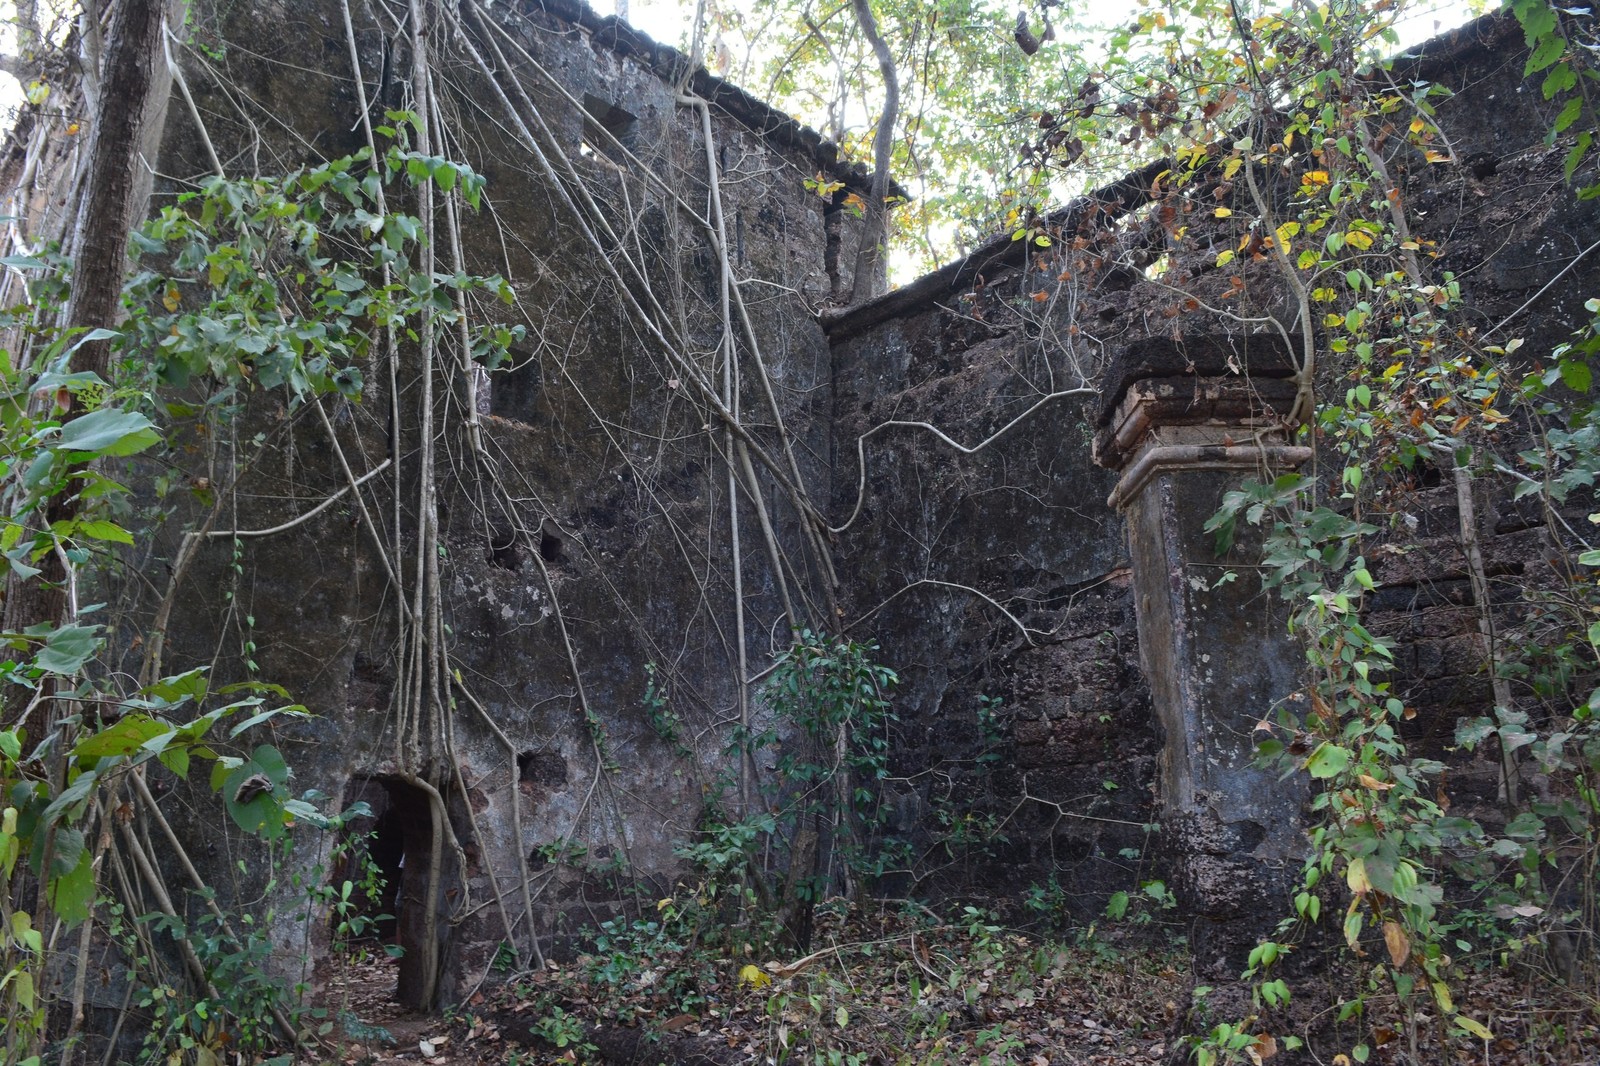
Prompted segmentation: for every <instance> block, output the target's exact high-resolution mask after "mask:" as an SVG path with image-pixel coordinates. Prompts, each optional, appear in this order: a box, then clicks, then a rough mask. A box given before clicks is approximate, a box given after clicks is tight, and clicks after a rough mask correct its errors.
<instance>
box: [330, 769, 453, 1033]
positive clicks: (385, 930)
mask: <svg viewBox="0 0 1600 1066" xmlns="http://www.w3.org/2000/svg"><path fill="white" fill-rule="evenodd" d="M357 802H362V803H365V804H366V805H367V806H368V807H370V808H371V809H372V815H371V817H369V818H359V819H357V820H356V821H355V822H354V823H353V824H352V825H351V827H350V829H349V836H348V837H347V838H346V840H347V843H348V845H349V846H348V847H347V848H346V850H345V854H344V856H343V857H342V858H341V861H340V863H339V867H338V868H336V869H335V872H334V885H335V887H336V888H337V887H339V886H340V885H341V884H342V883H343V882H344V881H347V880H348V881H351V882H352V883H354V884H356V885H357V886H358V887H359V886H360V885H361V883H362V881H363V880H364V879H366V878H367V877H368V876H369V875H371V876H372V880H380V879H381V887H380V888H378V890H377V891H376V892H375V893H369V892H358V893H356V894H355V895H358V896H359V897H360V899H359V902H358V904H357V909H356V911H355V913H356V914H357V915H358V916H360V917H363V918H366V919H369V920H370V921H371V922H372V924H370V925H367V926H366V929H365V931H366V932H368V933H369V934H370V935H372V936H375V937H376V938H378V939H379V940H381V941H382V943H383V945H385V946H388V945H396V946H398V947H399V948H400V951H401V954H400V957H399V963H398V966H399V978H398V980H397V982H396V985H395V998H396V1000H397V1001H398V1002H399V1003H400V1004H401V1005H402V1006H406V1007H412V1008H417V1009H423V1010H426V1009H429V1008H431V1007H432V1005H433V1004H432V1003H431V1000H432V998H433V992H434V987H433V986H434V985H435V984H436V976H435V975H436V974H437V973H438V960H439V957H440V954H441V944H440V938H441V937H442V935H443V933H444V931H445V929H446V928H447V926H446V923H445V922H444V921H443V920H442V919H440V920H436V921H435V922H433V923H432V925H433V929H432V932H431V934H430V930H429V924H430V923H429V922H428V901H427V896H428V882H429V879H430V874H431V873H432V866H433V862H434V839H433V810H432V804H431V801H430V799H429V796H428V793H427V792H425V791H424V790H423V789H421V788H418V787H417V786H416V785H413V784H410V783H409V782H407V781H404V780H401V779H399V778H395V777H389V776H386V775H384V776H371V777H357V778H353V779H352V780H351V782H350V785H349V787H348V788H347V789H346V793H345V806H346V807H347V808H348V807H349V806H350V805H351V804H353V803H357ZM444 872H445V871H440V873H441V874H442V873H444ZM333 921H334V922H335V923H337V922H338V921H339V917H338V916H337V915H335V916H334V917H333Z"/></svg>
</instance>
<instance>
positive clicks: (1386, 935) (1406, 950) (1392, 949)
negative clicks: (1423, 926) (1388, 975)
mask: <svg viewBox="0 0 1600 1066" xmlns="http://www.w3.org/2000/svg"><path fill="white" fill-rule="evenodd" d="M1383 943H1384V945H1385V946H1386V947H1388V949H1389V961H1390V962H1392V963H1394V965H1395V967H1396V968H1397V969H1398V968H1399V967H1401V966H1404V965H1405V964H1406V960H1407V959H1409V958H1410V957H1411V939H1410V938H1409V937H1407V936H1406V931H1405V930H1404V929H1401V928H1400V923H1399V922H1384V923H1383Z"/></svg>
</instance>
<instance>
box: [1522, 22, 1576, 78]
mask: <svg viewBox="0 0 1600 1066" xmlns="http://www.w3.org/2000/svg"><path fill="white" fill-rule="evenodd" d="M1566 50H1567V41H1566V38H1564V37H1562V36H1561V35H1560V34H1559V33H1552V34H1550V35H1549V36H1548V37H1545V38H1544V39H1542V40H1541V41H1540V42H1539V43H1538V45H1536V46H1535V47H1534V49H1533V53H1532V54H1531V55H1529V56H1528V61H1527V63H1525V64H1524V65H1523V67H1522V76H1523V77H1524V78H1527V77H1531V76H1532V75H1534V74H1535V73H1537V72H1539V71H1541V70H1543V69H1544V68H1545V67H1548V66H1550V65H1551V64H1552V63H1554V62H1555V61H1556V60H1558V59H1560V58H1561V56H1562V54H1563V53H1565V52H1566Z"/></svg>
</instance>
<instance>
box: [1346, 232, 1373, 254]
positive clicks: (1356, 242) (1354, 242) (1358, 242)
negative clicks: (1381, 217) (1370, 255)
mask: <svg viewBox="0 0 1600 1066" xmlns="http://www.w3.org/2000/svg"><path fill="white" fill-rule="evenodd" d="M1344 243H1346V244H1348V245H1349V246H1350V247H1352V248H1358V249H1360V250H1361V251H1363V252H1364V251H1366V250H1367V249H1368V248H1371V247H1372V238H1371V237H1369V236H1367V235H1366V234H1365V233H1362V232H1361V231H1360V230H1358V229H1353V230H1347V231H1346V232H1345V235H1344Z"/></svg>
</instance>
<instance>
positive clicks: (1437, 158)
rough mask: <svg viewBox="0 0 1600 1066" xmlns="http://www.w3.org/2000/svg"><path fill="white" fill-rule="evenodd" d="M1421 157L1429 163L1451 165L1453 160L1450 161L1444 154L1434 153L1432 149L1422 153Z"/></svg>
mask: <svg viewBox="0 0 1600 1066" xmlns="http://www.w3.org/2000/svg"><path fill="white" fill-rule="evenodd" d="M1422 157H1423V158H1424V159H1426V160H1427V161H1428V162H1430V163H1452V162H1454V160H1453V159H1451V158H1450V157H1449V156H1448V155H1446V154H1445V153H1443V152H1439V151H1435V150H1434V149H1432V148H1429V149H1427V150H1426V151H1424V152H1423V153H1422Z"/></svg>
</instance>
